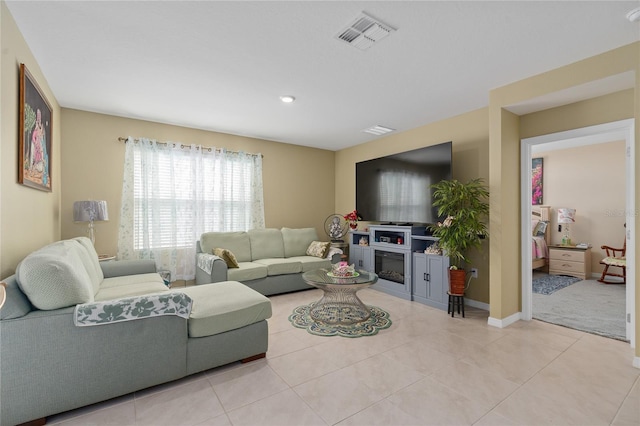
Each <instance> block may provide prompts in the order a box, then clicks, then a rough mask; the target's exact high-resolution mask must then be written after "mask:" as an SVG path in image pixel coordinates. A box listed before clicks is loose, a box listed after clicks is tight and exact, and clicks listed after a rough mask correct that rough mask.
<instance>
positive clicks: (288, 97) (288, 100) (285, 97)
mask: <svg viewBox="0 0 640 426" xmlns="http://www.w3.org/2000/svg"><path fill="white" fill-rule="evenodd" d="M280 100H281V101H282V102H284V103H285V104H290V103H291V102H293V101H295V100H296V98H295V97H293V96H291V95H282V96H280Z"/></svg>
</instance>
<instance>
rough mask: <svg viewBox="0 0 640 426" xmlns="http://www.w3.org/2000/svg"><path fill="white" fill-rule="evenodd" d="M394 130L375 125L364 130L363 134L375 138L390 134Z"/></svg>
mask: <svg viewBox="0 0 640 426" xmlns="http://www.w3.org/2000/svg"><path fill="white" fill-rule="evenodd" d="M394 130H395V129H392V128H390V127H385V126H380V125H377V126H373V127H370V128H368V129H364V130H363V132H365V133H370V134H372V135H376V136H381V135H384V134H386V133H391V132H393V131H394Z"/></svg>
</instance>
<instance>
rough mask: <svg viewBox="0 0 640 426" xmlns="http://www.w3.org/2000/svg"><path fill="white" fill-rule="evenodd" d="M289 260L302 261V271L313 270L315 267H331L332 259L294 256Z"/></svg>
mask: <svg viewBox="0 0 640 426" xmlns="http://www.w3.org/2000/svg"><path fill="white" fill-rule="evenodd" d="M289 260H292V261H296V262H300V266H301V267H302V271H301V272H307V271H311V270H313V269H321V268H324V269H331V260H330V259H320V258H319V257H315V256H294V257H290V258H289Z"/></svg>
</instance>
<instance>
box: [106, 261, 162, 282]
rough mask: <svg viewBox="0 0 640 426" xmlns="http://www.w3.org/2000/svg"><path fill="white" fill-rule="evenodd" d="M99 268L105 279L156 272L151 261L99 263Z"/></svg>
mask: <svg viewBox="0 0 640 426" xmlns="http://www.w3.org/2000/svg"><path fill="white" fill-rule="evenodd" d="M100 267H101V268H102V273H103V274H104V277H105V278H113V277H122V276H124V275H138V274H150V273H153V272H156V262H155V260H151V259H145V260H116V261H110V262H100Z"/></svg>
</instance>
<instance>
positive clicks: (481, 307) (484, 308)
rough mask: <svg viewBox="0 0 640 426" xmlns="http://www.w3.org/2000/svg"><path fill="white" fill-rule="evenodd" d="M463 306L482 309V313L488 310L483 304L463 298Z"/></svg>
mask: <svg viewBox="0 0 640 426" xmlns="http://www.w3.org/2000/svg"><path fill="white" fill-rule="evenodd" d="M464 304H465V305H467V306H471V307H472V308H478V309H482V310H483V311H488V310H489V304H488V303H484V302H478V301H477V300H473V299H467V298H466V297H465V298H464Z"/></svg>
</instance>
